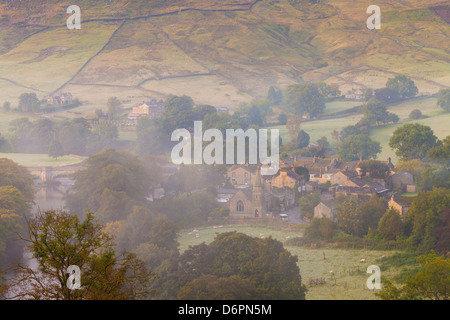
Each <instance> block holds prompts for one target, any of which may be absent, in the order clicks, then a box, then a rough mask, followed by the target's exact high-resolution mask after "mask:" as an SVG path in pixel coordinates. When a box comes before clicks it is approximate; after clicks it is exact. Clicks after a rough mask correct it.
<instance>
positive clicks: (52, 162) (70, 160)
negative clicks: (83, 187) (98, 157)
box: [0, 153, 82, 167]
mask: <svg viewBox="0 0 450 320" xmlns="http://www.w3.org/2000/svg"><path fill="white" fill-rule="evenodd" d="M0 158H8V159H11V160H12V161H14V162H16V163H18V164H20V165H22V166H25V167H62V166H68V165H72V164H77V163H81V161H82V159H80V158H79V157H73V156H64V157H59V158H58V160H56V159H54V158H50V157H49V156H48V155H46V154H28V153H0Z"/></svg>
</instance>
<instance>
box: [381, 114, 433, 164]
mask: <svg viewBox="0 0 450 320" xmlns="http://www.w3.org/2000/svg"><path fill="white" fill-rule="evenodd" d="M389 146H390V147H391V148H392V149H395V150H396V151H395V154H396V155H397V156H398V157H399V158H400V159H401V160H412V159H424V158H425V157H426V155H427V152H428V150H429V149H431V148H433V147H436V146H438V138H437V137H436V136H435V135H434V133H433V131H432V130H431V128H430V127H429V126H424V125H421V124H418V123H407V124H405V125H403V126H401V127H398V128H397V129H395V131H394V133H393V134H392V137H391V138H390V140H389Z"/></svg>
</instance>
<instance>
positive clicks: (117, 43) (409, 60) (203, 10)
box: [0, 0, 450, 112]
mask: <svg viewBox="0 0 450 320" xmlns="http://www.w3.org/2000/svg"><path fill="white" fill-rule="evenodd" d="M73 4H75V5H78V6H79V7H80V8H81V18H82V21H83V23H82V28H81V30H68V28H67V27H66V20H67V18H68V17H69V16H70V15H69V14H67V13H66V9H67V7H68V6H69V5H73ZM371 4H372V3H371V1H351V0H329V1H313V0H257V1H254V0H226V1H219V0H214V1H211V0H208V1H207V0H195V1H194V0H190V1H188V0H170V1H163V0H155V1H142V0H135V1H126V0H110V1H106V0H104V1H93V0H79V1H58V0H48V1H32V0H22V1H20V0H6V1H3V2H2V4H1V5H0V17H1V19H0V99H1V100H3V101H11V102H12V103H13V104H14V103H16V101H17V99H18V97H19V95H20V94H21V93H23V92H36V93H37V94H38V96H39V97H44V96H45V95H47V94H49V93H52V92H54V91H57V90H60V91H70V92H72V93H73V94H74V95H75V96H77V97H79V98H80V100H83V101H87V103H86V104H85V105H84V106H83V107H81V111H82V112H89V111H92V110H93V108H95V107H98V106H103V105H104V104H105V102H106V100H107V99H108V98H109V97H111V96H117V97H119V98H120V99H122V100H123V101H124V102H126V103H130V104H131V103H134V102H136V101H141V100H142V99H146V98H148V97H156V98H163V97H164V96H166V95H167V94H178V95H181V94H187V95H190V96H191V97H193V98H194V100H195V101H196V102H197V103H206V104H211V105H215V106H226V107H229V108H231V109H233V108H234V107H236V106H238V105H239V103H241V102H248V101H250V100H251V99H253V98H258V97H263V96H265V94H266V93H267V90H268V88H269V87H270V86H271V85H274V86H278V87H280V88H284V87H285V86H287V85H289V84H292V83H296V82H301V81H318V80H323V81H326V82H327V83H329V84H330V83H337V84H339V85H340V86H341V91H342V92H344V93H345V92H346V91H347V90H349V89H351V88H352V87H356V86H358V87H359V86H361V87H372V88H380V87H383V86H384V85H385V83H386V80H387V79H388V78H389V77H393V76H394V75H397V74H406V75H407V76H409V77H411V78H412V79H414V81H415V82H416V84H417V86H418V87H419V91H420V93H436V92H437V91H438V90H439V89H440V88H448V87H450V63H449V62H450V42H449V41H448V40H449V34H450V26H449V23H448V16H449V15H448V13H449V10H450V9H449V7H448V6H445V5H443V2H442V1H433V0H429V1H426V2H425V1H419V0H403V1H387V0H382V1H378V2H377V5H378V6H379V7H380V8H381V23H382V26H381V29H380V30H368V29H367V27H366V20H367V18H368V17H369V15H370V14H367V13H366V10H367V7H368V6H369V5H371ZM0 102H1V101H0Z"/></svg>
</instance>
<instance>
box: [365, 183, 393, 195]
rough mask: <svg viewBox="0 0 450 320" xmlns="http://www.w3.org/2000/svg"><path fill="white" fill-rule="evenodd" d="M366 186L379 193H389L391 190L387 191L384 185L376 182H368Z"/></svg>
mask: <svg viewBox="0 0 450 320" xmlns="http://www.w3.org/2000/svg"><path fill="white" fill-rule="evenodd" d="M364 186H368V187H370V188H372V189H374V190H375V191H376V192H377V193H380V192H385V191H389V189H387V188H386V187H384V186H383V185H382V184H380V183H378V182H375V181H369V182H366V183H365V185H364Z"/></svg>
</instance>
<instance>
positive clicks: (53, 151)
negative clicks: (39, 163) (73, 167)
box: [48, 139, 64, 160]
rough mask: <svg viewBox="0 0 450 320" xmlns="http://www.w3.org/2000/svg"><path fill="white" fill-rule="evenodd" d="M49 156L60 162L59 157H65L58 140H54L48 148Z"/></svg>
mask: <svg viewBox="0 0 450 320" xmlns="http://www.w3.org/2000/svg"><path fill="white" fill-rule="evenodd" d="M48 156H49V157H52V158H55V159H56V160H58V158H59V157H62V156H64V148H63V147H62V145H61V143H59V141H58V140H56V139H53V140H52V141H51V142H50V146H49V148H48Z"/></svg>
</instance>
